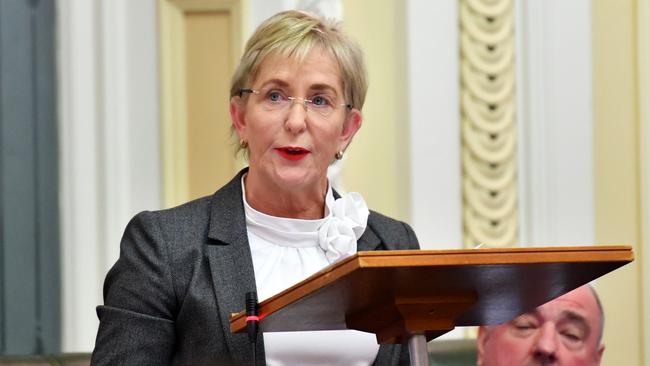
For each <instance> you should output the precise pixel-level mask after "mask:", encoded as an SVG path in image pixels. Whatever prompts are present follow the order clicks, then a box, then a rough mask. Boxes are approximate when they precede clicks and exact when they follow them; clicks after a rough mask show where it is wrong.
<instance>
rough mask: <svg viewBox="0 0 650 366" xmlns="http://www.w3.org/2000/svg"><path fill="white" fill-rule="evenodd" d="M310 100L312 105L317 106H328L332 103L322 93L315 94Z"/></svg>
mask: <svg viewBox="0 0 650 366" xmlns="http://www.w3.org/2000/svg"><path fill="white" fill-rule="evenodd" d="M311 102H312V104H313V105H315V106H318V107H326V106H330V105H331V104H332V103H330V101H329V99H327V98H326V97H325V96H322V95H317V96H315V97H313V98H311Z"/></svg>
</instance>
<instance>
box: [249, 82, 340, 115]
mask: <svg viewBox="0 0 650 366" xmlns="http://www.w3.org/2000/svg"><path fill="white" fill-rule="evenodd" d="M246 94H255V95H260V94H261V91H260V90H259V89H253V88H241V89H239V97H240V98H241V97H243V96H244V95H246ZM287 99H288V100H289V104H288V105H289V106H291V105H292V104H293V103H294V102H299V103H300V104H302V105H303V107H304V108H305V110H312V109H313V108H310V107H309V106H310V105H314V104H313V103H314V102H313V101H312V100H311V99H308V98H301V97H294V96H287ZM333 107H334V108H333V109H332V110H334V109H336V107H345V108H347V109H348V110H352V108H353V106H352V104H348V103H342V104H334V105H333ZM316 110H317V109H316ZM317 111H318V110H317ZM317 113H319V114H320V115H321V116H329V115H330V113H331V112H330V113H327V114H323V113H322V112H320V111H319V112H317Z"/></svg>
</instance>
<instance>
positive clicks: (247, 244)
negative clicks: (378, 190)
mask: <svg viewBox="0 0 650 366" xmlns="http://www.w3.org/2000/svg"><path fill="white" fill-rule="evenodd" d="M365 75H366V74H365V68H364V65H363V61H362V56H361V51H360V49H359V48H358V46H357V45H356V44H355V43H354V42H352V41H351V40H350V39H349V38H348V37H347V36H345V35H344V34H343V33H342V32H341V30H340V29H339V27H338V25H336V24H332V23H330V22H328V21H325V20H323V19H320V18H318V17H315V16H313V15H310V14H307V13H303V12H299V11H288V12H284V13H280V14H277V15H275V16H273V17H271V18H270V19H268V20H267V21H266V22H264V23H263V24H262V25H260V27H259V28H258V29H257V30H256V31H255V33H254V34H253V36H252V37H251V39H250V40H249V41H248V43H247V45H246V49H245V51H244V55H243V56H242V59H241V62H240V64H239V66H238V68H237V71H236V72H235V75H234V77H233V82H232V87H231V103H230V115H231V119H232V124H233V129H234V131H235V132H236V134H237V136H238V137H239V141H240V148H241V149H243V150H244V151H245V153H246V155H247V157H248V161H249V167H248V168H247V169H244V170H243V171H242V172H240V173H239V174H238V175H237V176H235V178H234V179H233V180H232V181H231V182H230V183H228V184H227V185H225V186H224V187H222V188H221V189H220V190H219V191H217V192H216V193H215V194H214V195H212V196H210V197H205V198H201V199H198V200H195V201H192V202H189V203H186V204H184V205H182V206H179V207H176V208H172V209H169V210H163V211H158V212H143V213H140V214H138V215H137V216H136V217H135V218H134V219H133V220H132V221H131V222H130V223H129V225H128V227H127V228H126V231H125V234H124V237H123V239H122V243H121V253H120V258H119V260H118V261H117V263H116V264H115V266H114V267H113V268H112V269H111V271H110V272H109V273H108V275H107V277H106V282H105V285H104V299H105V300H104V302H105V305H104V306H100V307H98V310H97V312H98V316H99V318H100V326H99V332H98V335H97V341H96V346H95V350H94V352H93V358H92V363H93V364H95V365H104V364H106V365H115V364H120V365H122V364H125V365H143V364H151V365H168V364H173V365H208V364H210V365H224V364H228V365H230V364H235V365H240V364H246V365H250V364H251V363H252V359H253V355H252V352H251V350H250V346H249V343H248V339H247V338H246V335H243V334H231V333H230V330H229V316H230V314H231V313H233V312H238V311H240V310H241V309H242V308H243V299H244V298H245V293H246V292H249V291H257V293H258V296H259V297H260V300H263V299H265V298H267V297H269V296H271V295H273V294H275V293H277V292H279V291H281V290H283V289H285V288H287V287H289V286H291V285H293V284H295V283H297V282H299V281H301V280H303V279H304V278H306V277H308V276H309V275H311V274H313V273H314V272H316V271H318V270H320V269H322V268H323V267H325V266H327V265H329V264H330V263H333V262H335V261H337V260H340V259H342V258H344V257H345V256H348V255H351V254H353V253H354V252H356V251H357V250H390V249H417V248H418V243H417V239H416V237H415V234H414V233H413V231H412V230H411V228H410V227H409V226H408V225H406V224H404V223H401V222H398V221H395V220H392V219H390V218H387V217H385V216H382V215H380V214H377V213H375V212H370V211H369V210H368V208H367V206H366V205H365V202H364V201H363V199H362V198H361V196H360V195H359V194H354V193H351V194H349V195H346V196H344V197H341V196H339V195H338V194H337V193H336V192H335V191H333V190H332V189H331V187H330V186H329V184H328V180H327V168H328V166H329V165H330V164H331V163H332V162H333V161H334V160H335V159H340V158H341V157H342V156H343V153H344V151H345V149H346V148H347V146H348V144H349V143H350V141H351V140H352V138H353V136H354V134H355V133H356V132H357V131H358V129H359V127H361V123H362V115H361V108H362V106H363V103H364V98H365V94H366V85H367V84H366V78H365ZM400 348H401V347H400V346H381V347H379V346H378V345H377V343H376V340H375V337H374V335H372V334H367V333H362V332H356V331H336V332H289V333H265V334H264V335H263V336H262V337H261V341H259V340H258V344H257V355H258V364H265V363H266V364H268V365H296V364H305V365H369V364H373V363H374V364H377V365H397V364H399V363H408V352H407V350H406V348H404V349H403V350H401V349H400Z"/></svg>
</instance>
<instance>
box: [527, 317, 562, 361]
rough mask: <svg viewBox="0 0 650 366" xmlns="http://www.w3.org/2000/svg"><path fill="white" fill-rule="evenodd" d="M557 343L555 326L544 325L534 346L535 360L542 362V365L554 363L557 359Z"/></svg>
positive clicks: (550, 324)
mask: <svg viewBox="0 0 650 366" xmlns="http://www.w3.org/2000/svg"><path fill="white" fill-rule="evenodd" d="M557 342H558V339H557V332H556V331H555V325H554V324H552V323H546V324H544V325H543V326H542V327H541V328H540V330H539V335H538V337H537V340H536V342H535V345H534V346H533V352H534V357H535V359H537V360H539V361H542V364H546V363H552V362H554V361H555V360H556V358H557V355H556V353H557V347H558V343H557Z"/></svg>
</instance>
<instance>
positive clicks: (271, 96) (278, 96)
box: [266, 91, 284, 102]
mask: <svg viewBox="0 0 650 366" xmlns="http://www.w3.org/2000/svg"><path fill="white" fill-rule="evenodd" d="M266 99H268V100H269V101H271V102H280V101H282V100H283V99H284V97H283V96H282V93H280V92H279V91H270V92H268V94H267V95H266Z"/></svg>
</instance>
